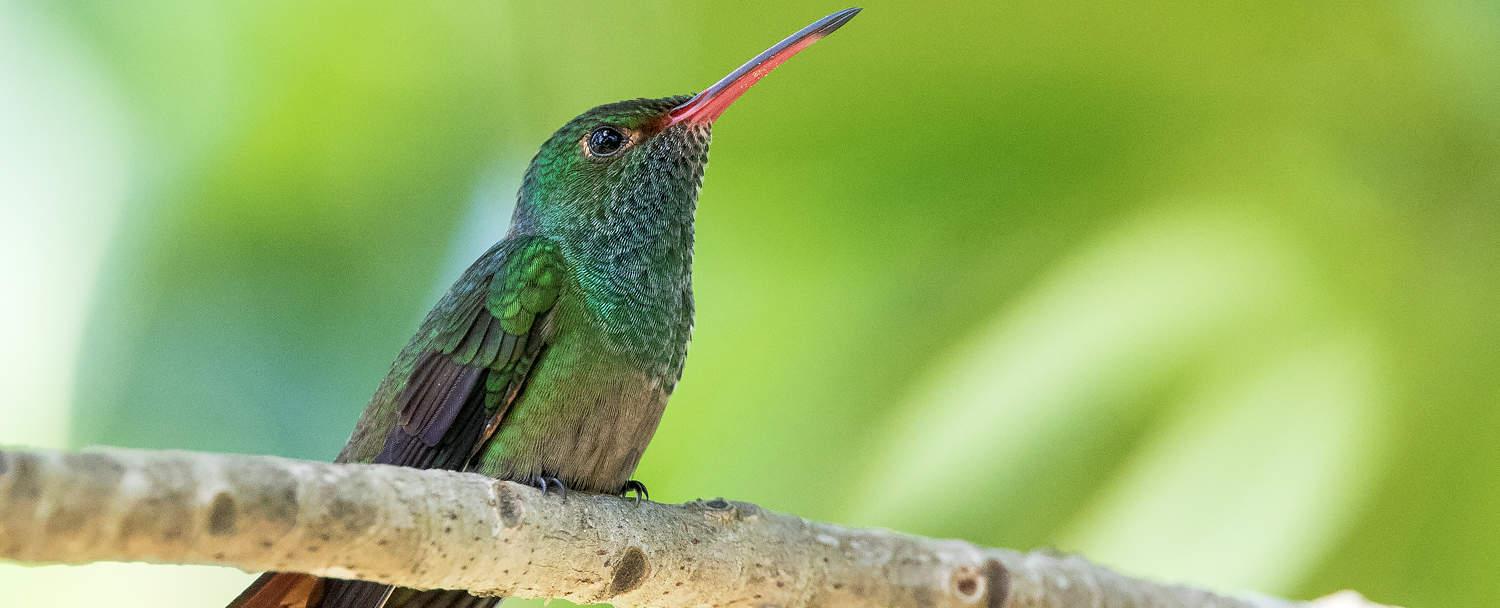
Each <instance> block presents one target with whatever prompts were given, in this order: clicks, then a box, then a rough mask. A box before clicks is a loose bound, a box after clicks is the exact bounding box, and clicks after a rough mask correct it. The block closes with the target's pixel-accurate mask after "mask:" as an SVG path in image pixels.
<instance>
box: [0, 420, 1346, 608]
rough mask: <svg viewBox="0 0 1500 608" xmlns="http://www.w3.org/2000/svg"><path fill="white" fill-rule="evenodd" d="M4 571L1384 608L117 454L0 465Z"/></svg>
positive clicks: (705, 513) (1036, 561) (215, 457)
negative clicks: (135, 564)
mask: <svg viewBox="0 0 1500 608" xmlns="http://www.w3.org/2000/svg"><path fill="white" fill-rule="evenodd" d="M0 559H9V560H18V561H28V562H50V563H66V564H79V563H86V562H93V561H105V560H108V561H147V562H156V563H176V564H211V565H221V566H232V567H236V568H241V569H244V570H252V571H254V570H282V571H297V572H308V573H313V574H319V575H324V576H333V577H340V578H358V579H365V580H372V581H379V582H383V583H392V584H398V585H403V586H407V587H419V588H448V589H468V590H470V591H472V592H475V593H477V594H481V595H503V596H508V597H528V598H565V599H568V600H572V601H576V602H586V603H588V602H610V603H614V604H619V605H630V606H660V607H664V608H673V607H689V606H788V607H790V606H818V607H850V608H853V607H871V608H874V607H903V606H912V607H917V606H921V607H929V606H964V607H1002V606H1004V607H1013V608H1020V607H1023V606H1024V607H1029V608H1052V607H1056V608H1064V607H1076V606H1108V607H1112V608H1148V607H1150V608H1156V607H1183V608H1188V607H1193V608H1197V607H1214V608H1292V607H1305V606H1320V607H1322V608H1334V607H1335V606H1336V607H1338V608H1346V607H1348V608H1352V607H1364V608H1368V607H1372V606H1375V604H1371V603H1368V602H1366V601H1364V600H1363V599H1361V598H1358V596H1357V595H1340V596H1333V597H1330V598H1326V599H1325V600H1320V601H1319V602H1315V603H1313V604H1304V603H1300V602H1291V601H1286V600H1279V599H1272V598H1264V597H1259V598H1238V599H1236V598H1229V597H1224V596H1220V595H1215V594H1212V593H1210V592H1207V591H1201V590H1196V589H1191V588H1188V587H1181V586H1172V585H1162V584H1157V583H1153V582H1148V581H1143V580H1140V579H1134V578H1129V577H1125V576H1122V575H1119V574H1116V573H1114V572H1112V571H1110V570H1107V569H1104V568H1102V567H1100V566H1096V565H1094V564H1092V563H1089V562H1088V561H1086V560H1084V559H1082V558H1079V557H1074V556H1061V555H1054V554H1049V553H1025V554H1023V553H1017V552H1014V551H1008V550H1004V549H982V548H979V547H975V546H973V545H970V544H968V543H964V542H960V541H950V540H932V539H925V538H918V537H914V536H908V535H903V534H897V533H893V532H887V531H882V530H854V529H848V528H842V527H838V526H833V525H829V524H821V523H814V522H809V521H806V520H803V519H800V518H797V517H792V516H788V515H782V514H778V513H772V512H770V511H766V510H763V509H761V508H759V507H756V506H755V505H751V504H746V503H739V502H728V501H724V500H721V499H716V500H709V501H701V500H700V501H695V502H691V503H687V504H683V505H664V504H657V503H650V502H645V503H641V504H634V503H633V502H631V501H629V500H624V499H619V498H615V497H608V496H594V495H584V494H579V493H573V494H569V495H568V496H567V497H566V498H562V497H559V496H557V495H556V494H555V493H554V494H552V495H550V496H543V495H542V494H541V493H540V492H538V491H536V490H535V489H532V488H528V487H526V486H522V485H518V484H514V483H510V482H500V481H494V480H491V479H488V478H485V477H482V476H479V475H474V474H463V473H452V472H447V471H419V470H416V469H409V468H399V467H389V466H381V465H348V464H327V463H320V462H308V461H299V460H288V459H282V458H271V457H264V456H236V455H220V454H206V453H188V452H153V451H135V450H118V449H103V450H91V451H85V452H82V453H59V452H47V451H11V452H0ZM1338 602H1349V603H1338Z"/></svg>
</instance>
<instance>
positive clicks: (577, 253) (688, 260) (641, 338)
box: [562, 192, 697, 389]
mask: <svg viewBox="0 0 1500 608" xmlns="http://www.w3.org/2000/svg"><path fill="white" fill-rule="evenodd" d="M696 194H697V193H696V192H691V193H690V195H689V196H682V197H662V198H656V197H634V198H629V199H626V200H622V201H616V203H615V204H614V205H611V206H610V209H609V211H607V212H606V213H605V214H604V216H603V217H602V218H600V219H599V220H598V221H596V222H592V223H591V225H590V226H588V227H587V228H586V229H583V230H579V231H577V232H575V233H574V234H571V235H569V237H568V238H567V239H565V242H564V243H563V247H562V248H563V250H564V252H565V255H566V256H567V257H568V258H569V259H570V261H571V262H572V263H573V265H574V266H573V267H574V268H575V270H576V272H577V274H578V279H579V285H580V286H581V287H582V290H583V295H584V298H585V301H586V307H587V309H588V311H589V314H590V315H591V316H592V317H593V318H594V319H595V320H596V321H597V325H598V327H599V329H600V330H601V332H602V334H603V336H604V338H605V340H606V342H608V346H609V347H610V348H612V349H613V350H615V352H616V353H617V354H619V355H621V356H623V357H625V358H627V359H628V360H629V361H630V362H631V363H633V364H635V365H638V366H640V367H641V369H642V371H645V372H647V373H649V374H651V375H653V376H656V377H658V378H659V379H661V381H662V382H663V383H664V384H665V386H667V387H668V388H669V389H670V388H671V387H673V386H675V384H676V383H677V380H678V378H680V377H681V375H682V366H683V362H684V359H685V358H686V354H687V343H688V339H689V337H690V334H691V332H692V326H693V277H692V272H693V215H694V210H695V206H696V198H697V197H696Z"/></svg>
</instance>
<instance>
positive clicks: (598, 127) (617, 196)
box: [515, 8, 859, 239]
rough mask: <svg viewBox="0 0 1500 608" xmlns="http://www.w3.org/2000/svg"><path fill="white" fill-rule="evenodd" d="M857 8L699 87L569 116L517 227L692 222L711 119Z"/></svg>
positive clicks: (528, 186)
mask: <svg viewBox="0 0 1500 608" xmlns="http://www.w3.org/2000/svg"><path fill="white" fill-rule="evenodd" d="M857 13H859V9H857V8H851V9H845V10H842V11H839V12H837V13H834V14H832V15H829V16H827V17H824V18H823V19H820V20H818V21H817V22H815V23H813V24H812V25H809V26H807V27H806V28H803V29H802V30H801V31H799V32H797V33H795V34H792V35H791V36H790V37H788V38H787V39H785V40H782V41H781V42H780V43H778V44H776V45H775V46H772V47H771V48H770V49H767V50H766V51H765V52H764V53H761V54H760V55H758V56H756V57H755V58H754V59H751V60H750V61H749V62H747V63H745V65H743V66H740V68H739V69H737V70H735V71H734V72H731V73H730V74H729V75H728V76H725V77H724V78H723V79H721V80H719V82H717V83H714V85H713V86H710V87H709V88H707V89H705V90H704V91H703V92H701V93H698V94H697V95H694V96H691V97H689V96H686V95H683V96H676V97H663V98H659V99H635V100H630V101H621V102H616V103H611V104H605V105H602V106H598V107H596V108H593V109H590V110H589V111H587V112H584V113H583V114H580V115H579V116H578V117H577V118H574V119H573V120H570V121H568V124H565V125H563V127H562V128H561V129H558V130H557V132H556V133H553V134H552V137H550V138H548V140H547V142H546V143H544V144H542V148H541V150H540V151H538V152H537V155H536V157H535V158H533V159H532V161H531V166H530V167H529V168H528V169H527V170H526V177H525V179H524V180H523V181H522V184H521V194H520V200H519V204H518V206H517V208H516V217H515V228H516V229H517V230H527V231H536V232H541V233H546V234H554V235H558V236H573V237H580V238H584V237H587V238H589V239H597V238H601V237H604V238H608V237H609V236H610V235H608V234H600V232H601V231H604V232H612V231H615V230H620V229H622V228H621V227H622V226H623V227H624V228H623V229H630V228H631V227H632V226H637V225H639V224H640V223H641V222H642V221H645V222H647V223H653V222H651V220H652V219H663V218H662V217H641V216H642V215H647V216H681V215H685V216H686V218H687V221H688V222H691V216H692V211H693V207H694V204H695V203H696V200H697V197H698V187H699V185H700V184H702V182H703V168H704V166H705V165H707V164H708V143H709V138H710V133H711V130H712V127H713V123H714V121H715V120H717V119H718V117H719V116H720V115H721V114H723V113H724V110H726V109H728V108H729V106H730V104H732V103H734V101H735V100H736V99H738V98H739V97H740V95H742V94H744V92H745V91H746V90H747V89H749V88H750V87H751V85H754V84H755V83H756V82H757V81H759V80H760V79H761V78H762V77H764V76H765V75H766V74H768V73H770V72H771V70H773V69H775V68H776V67H777V66H779V65H781V64H782V63H783V62H785V61H786V60H787V59H790V58H791V57H792V56H793V55H796V54H797V53H798V52H800V51H801V50H802V49H804V48H807V47H808V46H809V45H811V44H812V43H814V42H817V41H818V40H820V39H822V38H823V37H824V36H826V35H828V34H830V33H832V32H833V31H834V30H836V29H838V28H839V27H841V26H843V25H844V24H845V23H847V22H848V21H849V20H850V19H853V18H854V15H856V14H857ZM690 225H691V224H689V226H690ZM632 232H640V231H639V230H632Z"/></svg>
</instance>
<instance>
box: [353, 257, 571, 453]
mask: <svg viewBox="0 0 1500 608" xmlns="http://www.w3.org/2000/svg"><path fill="white" fill-rule="evenodd" d="M523 238H525V237H523ZM511 245H512V246H510V247H508V248H507V251H505V252H504V257H503V259H501V260H500V261H499V263H498V264H496V265H495V267H494V272H492V273H490V274H489V276H488V281H487V282H480V281H483V278H481V279H480V281H476V282H474V283H472V284H470V285H469V286H468V288H467V289H461V287H463V282H462V281H461V283H460V287H456V288H455V293H454V294H453V296H452V297H456V298H457V299H456V300H454V301H451V302H445V304H447V306H443V307H441V308H443V309H445V310H440V311H435V312H434V317H433V319H430V320H429V323H428V324H426V325H424V329H426V330H427V332H428V334H429V335H428V339H426V340H424V341H423V342H425V348H422V352H420V353H419V354H417V356H416V359H415V364H414V365H412V366H411V367H410V370H411V371H410V372H409V374H407V376H406V378H405V379H404V386H403V387H402V388H401V389H400V391H399V392H397V393H395V399H394V402H393V403H392V404H390V405H391V406H390V407H387V408H384V409H386V410H387V411H388V412H390V413H389V414H387V415H391V414H394V416H395V420H394V421H392V422H388V423H387V424H386V426H387V427H388V428H389V429H390V430H389V431H388V432H387V434H386V437H385V443H384V446H383V447H382V449H381V450H380V452H379V454H378V455H376V456H375V457H374V462H377V463H381V464H395V465H402V466H410V467H418V468H442V469H463V468H465V465H466V463H467V462H468V461H469V459H470V457H471V456H473V454H474V453H475V452H476V451H478V449H479V448H480V447H481V446H483V444H484V442H485V441H486V440H487V439H488V438H489V437H490V436H491V435H492V434H493V433H494V431H495V428H496V427H497V426H498V425H499V423H500V420H501V419H502V418H503V417H504V415H505V412H506V410H507V408H509V407H510V405H511V404H512V403H514V402H515V400H516V398H517V397H518V396H519V395H520V394H521V391H522V389H523V388H524V386H525V384H526V378H527V376H528V374H529V373H530V371H531V368H532V365H533V364H535V363H536V361H537V360H538V359H539V358H540V356H541V355H542V353H543V352H544V351H545V350H546V348H547V345H548V344H549V343H550V342H551V338H552V336H553V334H554V332H555V329H556V327H555V322H556V315H555V305H556V303H557V300H558V296H559V294H560V293H561V291H562V289H563V285H564V283H565V280H566V278H567V274H568V273H567V266H566V264H565V262H564V260H563V258H562V255H561V253H560V252H559V251H558V248H557V246H556V245H555V244H554V243H552V242H551V241H548V240H546V239H542V238H535V237H532V238H525V240H523V241H520V242H516V243H512V244H511ZM392 392H394V391H392Z"/></svg>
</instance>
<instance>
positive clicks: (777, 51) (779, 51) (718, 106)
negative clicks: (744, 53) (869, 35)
mask: <svg viewBox="0 0 1500 608" xmlns="http://www.w3.org/2000/svg"><path fill="white" fill-rule="evenodd" d="M859 10H860V9H857V8H846V9H844V10H841V11H839V12H837V13H834V14H832V15H829V16H827V17H824V18H822V19H819V20H817V21H816V22H814V23H813V24H812V25H809V26H807V27H804V28H802V31H799V32H797V33H795V34H792V35H791V36H788V37H787V38H786V40H782V41H781V42H778V43H776V46H773V47H771V48H769V49H766V52H764V53H761V54H759V55H756V56H755V58H754V59H751V60H750V61H748V62H746V63H745V65H742V66H740V69H738V70H735V71H733V72H730V74H729V75H728V76H725V77H724V78H723V79H722V80H720V81H718V82H716V83H714V85H713V86H711V87H708V88H707V89H704V90H703V92H702V93H699V94H697V95H694V96H693V98H692V99H689V100H687V101H684V102H682V105H679V106H677V107H675V108H672V110H671V111H670V112H668V113H667V116H668V117H669V118H668V124H669V125H674V124H677V123H680V122H694V123H703V124H706V123H712V122H713V121H714V119H716V118H718V117H719V115H720V114H723V113H724V110H727V109H729V104H732V103H734V100H736V99H739V98H740V95H743V94H745V91H747V90H749V89H750V87H751V86H752V85H754V84H755V83H756V82H759V81H760V79H761V78H764V77H765V75H766V74H769V73H771V70H774V69H776V66H779V65H781V64H782V63H785V62H786V60H788V59H791V58H792V55H796V54H797V53H799V52H801V51H802V49H805V48H807V47H809V46H812V43H814V42H817V41H819V40H822V39H823V37H824V36H827V35H829V34H832V33H833V31H834V30H836V29H839V28H840V27H842V26H843V25H844V24H845V23H848V22H849V20H850V19H853V18H854V16H855V15H857V14H859Z"/></svg>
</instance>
